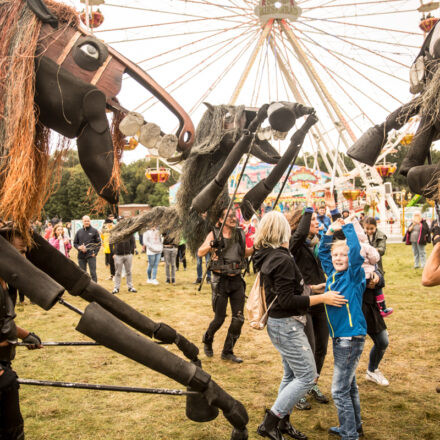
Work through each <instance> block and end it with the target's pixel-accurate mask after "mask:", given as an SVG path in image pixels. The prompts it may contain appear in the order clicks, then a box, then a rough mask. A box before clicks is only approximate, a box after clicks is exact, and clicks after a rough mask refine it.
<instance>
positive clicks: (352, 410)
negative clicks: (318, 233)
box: [318, 219, 367, 440]
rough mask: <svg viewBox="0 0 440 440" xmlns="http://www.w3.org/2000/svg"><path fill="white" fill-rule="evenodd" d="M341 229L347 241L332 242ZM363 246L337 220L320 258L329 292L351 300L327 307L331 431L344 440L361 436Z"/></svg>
mask: <svg viewBox="0 0 440 440" xmlns="http://www.w3.org/2000/svg"><path fill="white" fill-rule="evenodd" d="M340 230H342V231H343V232H344V235H345V237H346V240H339V241H335V242H333V234H334V233H335V232H336V231H340ZM360 250H361V246H360V244H359V240H358V238H357V235H356V232H355V230H354V227H353V225H352V224H347V225H345V223H344V221H343V220H342V219H338V220H337V221H336V222H334V223H333V224H332V225H330V227H329V228H328V230H327V232H326V234H325V235H324V236H323V237H322V240H321V243H320V246H319V251H318V254H319V259H320V260H321V264H322V267H323V269H324V272H325V273H326V275H327V276H328V279H327V283H326V291H327V290H333V291H337V292H339V293H340V294H341V295H343V296H344V297H345V299H347V300H348V302H347V304H346V305H345V307H332V306H327V305H326V306H325V311H326V314H327V323H328V326H329V331H330V337H331V338H332V339H333V356H334V373H333V383H332V396H333V401H334V402H335V405H336V409H337V411H338V418H339V425H340V426H337V427H333V428H330V429H329V433H330V434H335V435H337V436H339V437H341V438H342V439H343V440H358V438H359V434H362V421H361V405H360V399H359V392H358V388H357V385H356V377H355V372H356V367H357V365H358V363H359V358H360V356H361V354H362V350H363V349H364V344H365V335H366V333H367V324H366V322H365V318H364V314H363V313H362V296H363V293H364V290H365V271H364V269H363V268H362V263H363V262H364V259H363V257H361V255H360Z"/></svg>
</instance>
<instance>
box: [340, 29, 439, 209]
mask: <svg viewBox="0 0 440 440" xmlns="http://www.w3.org/2000/svg"><path fill="white" fill-rule="evenodd" d="M410 91H411V93H413V94H417V96H416V97H415V98H414V99H413V100H412V101H410V102H409V103H407V104H405V105H403V106H402V107H399V108H398V109H397V110H395V111H394V112H393V113H391V114H390V115H389V116H388V117H387V118H386V120H385V122H383V123H382V124H380V125H375V126H374V127H371V128H369V129H368V130H367V131H366V132H365V133H364V134H363V135H362V136H361V137H360V138H359V139H358V140H357V141H356V142H355V144H354V145H353V146H352V147H351V148H349V149H348V151H347V154H348V155H349V156H350V157H351V158H353V159H355V160H357V161H359V162H362V163H365V164H367V165H370V166H373V165H374V164H375V162H376V160H377V158H378V156H379V154H380V152H381V150H382V148H383V146H384V145H385V143H386V141H387V137H388V136H387V135H388V133H389V131H390V130H392V129H396V130H398V129H400V128H402V127H403V126H404V125H405V124H406V123H407V122H408V120H409V119H410V118H411V117H413V116H415V115H420V124H419V127H418V129H417V132H416V134H415V136H414V138H413V140H412V142H411V144H410V146H409V150H408V153H407V155H406V157H405V159H404V160H403V162H402V165H401V167H400V173H401V174H402V175H404V176H407V180H408V185H409V187H410V189H411V191H412V192H413V193H415V194H422V195H424V196H426V197H429V198H434V199H436V200H437V201H438V200H440V187H439V185H440V164H432V163H431V156H430V148H431V145H432V142H433V141H435V140H437V139H439V138H440V22H439V23H437V24H436V25H435V26H434V27H433V28H432V29H431V31H430V33H429V34H428V35H427V37H426V38H425V41H424V42H423V45H422V48H421V50H420V52H419V54H418V55H417V57H416V59H415V61H414V63H413V65H412V67H411V69H410ZM426 160H428V164H425V161H426Z"/></svg>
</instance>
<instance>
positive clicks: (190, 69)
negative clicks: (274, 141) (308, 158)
mask: <svg viewBox="0 0 440 440" xmlns="http://www.w3.org/2000/svg"><path fill="white" fill-rule="evenodd" d="M256 3H257V2H256V1H249V0H217V1H215V0H210V1H203V0H198V1H196V0H193V1H189V0H188V1H184V0H161V1H160V2H158V1H157V0H126V1H122V0H106V4H104V5H101V6H100V9H101V11H102V13H103V14H104V23H103V25H102V26H101V27H100V28H98V29H96V36H97V37H99V38H102V39H103V40H104V41H106V42H108V43H110V44H111V45H112V46H113V47H114V48H115V49H117V50H118V51H120V52H121V53H123V54H124V55H125V56H127V57H128V58H130V59H132V60H133V61H135V62H137V63H139V65H140V66H141V67H142V68H143V69H144V70H146V71H147V72H148V73H149V74H150V75H151V76H152V77H153V78H154V79H155V80H156V81H157V82H159V83H160V84H161V85H162V86H164V87H166V88H167V90H168V91H169V92H170V93H171V94H172V96H173V97H174V98H175V99H176V100H177V101H178V102H179V103H180V104H181V105H182V106H183V107H184V108H185V110H187V111H188V112H191V114H192V118H193V121H194V124H195V125H196V124H197V122H198V120H199V119H200V117H201V115H202V113H203V111H204V107H203V105H201V102H202V101H208V102H210V103H212V104H224V103H228V101H229V99H230V97H231V94H232V92H233V90H234V89H235V87H236V85H237V84H238V82H239V78H240V76H241V74H242V72H243V71H244V68H245V66H246V64H247V62H248V60H249V57H250V55H251V53H252V50H253V49H254V48H255V47H256V44H257V41H258V37H259V32H260V27H261V24H260V23H259V22H258V18H257V17H256V15H255V14H254V13H253V11H252V9H250V8H249V5H250V4H256ZM70 4H73V5H74V6H75V7H76V8H77V9H78V10H81V9H82V8H83V7H84V5H83V4H81V3H80V2H79V1H76V0H75V1H73V0H71V1H70ZM299 5H300V6H301V7H302V8H303V12H302V17H300V19H299V20H298V21H296V22H292V23H291V24H292V26H293V31H294V33H295V35H296V36H297V38H298V39H299V40H300V43H301V45H302V47H303V50H304V51H305V52H306V54H307V56H308V58H309V59H310V61H311V62H312V65H313V68H314V70H315V71H316V73H317V75H318V76H319V78H320V79H321V80H322V81H323V83H324V84H325V86H326V88H327V89H328V91H329V93H330V94H331V95H332V96H333V98H334V99H335V101H336V102H337V103H338V106H339V107H340V108H341V110H342V111H343V113H344V117H345V118H346V119H347V120H349V121H350V125H351V127H352V129H353V131H354V132H355V134H356V136H359V135H360V134H361V133H362V132H363V131H364V130H365V129H367V128H368V127H369V126H370V125H371V123H372V122H374V123H380V122H382V121H383V119H384V117H385V116H386V115H387V114H388V112H389V111H392V110H394V109H395V108H397V107H398V106H399V105H400V103H403V102H407V101H408V100H409V99H410V97H411V95H410V94H409V91H408V81H407V79H408V67H409V66H410V64H411V63H412V61H413V59H414V57H415V55H416V54H417V52H418V47H419V46H420V45H421V44H422V42H423V34H422V32H421V31H420V30H419V28H418V24H419V20H420V16H421V14H420V13H419V12H417V10H416V9H417V7H419V6H420V2H419V1H416V0H409V1H405V0H403V1H399V0H388V1H386V0H383V1H377V0H361V1H357V2H355V1H353V0H304V1H301V2H299ZM434 13H435V12H434ZM355 25H356V26H355ZM133 27H136V28H134V29H132V28H133ZM109 29H117V30H114V31H111V32H109V31H107V30H109ZM274 38H275V40H274V41H275V42H276V44H278V45H279V49H278V50H279V52H278V53H277V52H276V53H275V55H274V54H273V53H272V51H271V50H270V46H269V45H268V44H267V43H265V44H263V46H262V48H261V50H260V52H259V54H258V56H257V58H256V60H255V63H254V66H253V69H252V70H251V72H250V74H249V77H248V79H247V80H246V82H245V84H244V87H243V90H242V93H241V94H240V95H239V97H238V100H237V103H238V104H244V105H247V106H250V105H257V106H259V105H261V104H263V103H265V102H271V101H276V100H290V101H292V100H293V97H292V94H291V92H290V90H288V87H287V86H286V82H285V80H283V78H282V75H281V72H280V70H279V69H278V68H277V58H276V57H277V56H279V57H280V58H284V59H287V58H288V59H289V62H290V68H291V72H292V74H293V76H294V77H295V79H296V81H297V82H298V83H299V87H300V88H301V89H302V91H303V93H304V95H306V96H307V98H308V99H309V100H310V102H311V104H312V105H313V106H314V107H315V108H316V109H317V112H318V116H319V118H320V123H321V124H322V125H321V131H323V132H328V133H329V136H330V138H329V142H331V143H332V144H333V146H335V145H337V143H338V137H337V135H336V130H334V125H333V123H332V121H331V120H330V118H329V116H328V114H327V110H326V108H325V106H324V105H323V104H322V100H321V98H320V97H319V96H318V95H317V93H316V91H315V89H314V87H313V85H312V83H311V81H310V78H309V77H308V76H307V74H306V73H305V71H304V69H303V67H302V66H301V65H300V64H299V63H298V61H297V60H296V56H295V54H294V52H293V50H292V48H291V46H290V45H289V44H286V40H285V39H284V40H283V39H282V37H281V35H280V33H279V31H278V30H275V34H274ZM119 98H120V100H121V102H122V103H123V105H124V106H125V107H126V108H128V109H130V110H134V109H137V111H141V112H142V113H143V115H144V118H145V119H146V120H148V121H152V122H156V123H158V124H159V125H160V126H161V128H162V129H163V130H164V131H166V132H172V131H173V130H174V129H175V128H176V119H175V118H174V117H173V116H172V115H171V113H170V112H169V111H168V110H167V109H166V108H165V107H164V106H163V105H161V104H160V103H157V100H155V99H154V100H148V99H149V93H148V92H147V91H145V90H143V89H142V88H140V87H138V86H136V85H135V83H134V81H132V80H131V79H124V82H123V89H122V91H121V93H120V95H119ZM151 105H153V106H152V107H151ZM280 148H281V149H283V148H284V146H283V145H281V146H280ZM305 149H309V151H310V149H311V146H310V144H309V145H307V146H306V147H305ZM341 150H344V148H343V147H342V146H341ZM146 153H147V150H146V149H145V148H143V147H142V146H139V147H138V148H137V149H136V150H135V151H133V152H127V153H126V154H125V160H126V161H132V160H135V159H139V158H141V157H144V156H145V154H146Z"/></svg>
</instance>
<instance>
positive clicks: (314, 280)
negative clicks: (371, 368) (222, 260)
mask: <svg viewBox="0 0 440 440" xmlns="http://www.w3.org/2000/svg"><path fill="white" fill-rule="evenodd" d="M288 220H289V224H290V228H291V231H292V236H291V238H290V242H289V250H290V252H291V254H292V255H293V258H294V259H295V263H296V264H297V266H298V268H299V270H300V272H301V275H302V277H303V278H304V282H305V283H306V284H308V285H310V286H311V287H312V292H313V293H312V295H315V294H317V293H322V292H324V288H325V281H326V279H325V275H324V271H323V270H322V267H321V262H320V261H319V258H318V255H317V253H315V246H316V245H317V244H318V243H319V240H317V239H316V237H317V236H318V234H319V222H318V219H317V218H316V213H315V212H314V211H313V208H305V209H304V210H302V209H298V210H296V211H294V212H293V214H292V215H290V216H288ZM315 241H316V243H315ZM306 317H307V324H306V327H305V332H306V335H307V338H308V339H309V343H310V346H311V347H312V350H313V353H314V356H315V364H316V371H317V373H318V376H319V375H320V374H321V370H322V366H323V365H324V360H325V356H326V354H327V346H328V336H329V331H328V325H327V317H326V314H325V309H324V305H323V304H317V305H315V306H313V307H311V308H310V309H309V310H308V311H307V314H306ZM309 394H311V395H312V396H313V397H314V398H315V399H316V401H317V402H319V403H328V402H329V400H328V398H327V397H326V396H325V395H324V394H322V393H321V391H320V390H319V388H318V384H315V386H314V387H313V388H312V389H311V390H310V392H309ZM296 408H298V409H310V408H311V407H310V404H309V403H308V402H307V399H306V398H305V397H304V398H302V399H301V400H300V402H299V403H298V404H297V405H296Z"/></svg>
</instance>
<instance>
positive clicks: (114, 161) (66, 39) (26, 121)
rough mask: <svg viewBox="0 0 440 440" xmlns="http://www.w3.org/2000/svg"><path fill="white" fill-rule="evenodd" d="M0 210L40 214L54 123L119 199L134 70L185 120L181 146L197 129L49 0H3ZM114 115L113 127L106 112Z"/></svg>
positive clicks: (19, 216) (25, 217)
mask: <svg viewBox="0 0 440 440" xmlns="http://www.w3.org/2000/svg"><path fill="white" fill-rule="evenodd" d="M0 60H2V61H1V62H0V79H1V81H0V152H1V153H2V154H1V155H0V157H1V158H2V159H1V160H0V183H1V184H2V186H3V191H2V194H0V213H1V215H2V216H3V217H6V218H9V219H13V220H14V221H15V222H16V223H17V224H18V226H19V227H20V229H23V228H24V227H25V225H26V222H28V221H29V220H30V219H32V218H34V217H36V216H38V215H39V214H40V211H41V208H42V207H43V205H44V202H45V200H46V198H47V194H48V192H47V191H46V189H47V188H48V183H49V181H50V161H49V141H48V132H49V129H51V130H54V131H56V132H58V133H59V134H61V135H62V136H64V137H67V138H77V146H78V155H79V159H80V163H81V165H82V167H83V169H84V171H85V173H86V175H87V176H88V178H89V180H90V182H91V183H92V185H93V187H94V189H95V190H96V192H97V193H98V195H99V196H101V197H102V198H103V199H105V200H106V201H107V202H109V203H111V204H116V203H117V201H118V183H119V178H118V176H119V173H118V171H119V168H118V166H119V160H118V159H120V154H121V152H122V146H123V143H124V136H123V135H122V134H121V133H120V132H119V130H118V127H117V124H118V123H119V121H120V119H121V117H122V116H123V115H124V114H125V113H127V112H128V111H127V110H125V109H124V108H122V107H121V106H120V105H119V103H118V101H117V99H116V96H117V94H118V93H119V91H120V89H121V84H122V75H123V74H124V73H127V74H129V75H130V76H132V77H133V78H134V79H135V80H136V81H137V82H138V83H140V84H141V85H142V86H143V87H145V88H146V89H147V90H148V91H149V92H151V93H152V94H153V95H155V96H156V97H157V98H158V99H159V100H160V101H162V103H164V105H165V106H166V107H167V108H168V109H169V110H170V111H171V112H173V113H174V115H175V116H176V117H177V118H178V120H179V122H180V126H179V129H178V131H177V136H178V145H177V150H179V151H181V152H185V151H187V150H189V149H190V147H191V144H192V142H193V137H194V127H193V125H192V122H191V120H190V118H189V117H188V115H187V114H186V113H185V112H184V110H183V109H182V108H181V107H180V106H179V105H178V104H177V103H176V102H175V101H174V100H173V99H172V98H171V96H169V95H168V94H167V93H166V92H165V91H164V90H163V89H162V88H161V87H160V86H159V85H158V84H157V83H155V82H154V80H152V78H151V77H149V76H148V75H147V74H146V73H145V72H143V71H142V70H141V69H139V68H138V67H137V66H136V65H135V64H133V63H132V62H131V61H129V60H127V59H126V58H124V57H123V56H122V55H121V54H119V53H118V52H116V51H115V50H114V49H112V48H111V47H108V46H106V45H105V44H104V43H102V42H101V41H100V40H98V39H97V38H95V37H94V36H92V35H90V34H88V32H87V31H85V30H84V29H82V28H80V26H79V20H78V14H77V12H76V11H75V10H74V9H73V8H70V7H69V6H67V5H64V4H62V3H58V2H55V1H52V0H47V1H46V3H45V2H43V1H42V0H27V1H25V0H0ZM109 110H110V111H112V112H114V113H115V117H114V118H113V123H114V124H113V125H114V126H113V127H112V128H110V126H109V123H108V120H107V115H106V111H109Z"/></svg>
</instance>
